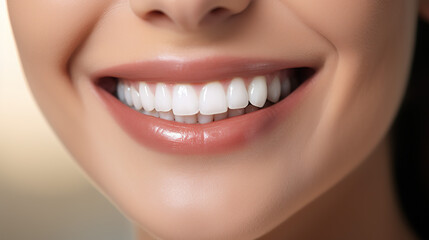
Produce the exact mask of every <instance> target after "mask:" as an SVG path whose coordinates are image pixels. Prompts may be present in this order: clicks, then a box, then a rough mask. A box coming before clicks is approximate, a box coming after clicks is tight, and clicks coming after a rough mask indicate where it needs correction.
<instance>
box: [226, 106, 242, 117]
mask: <svg viewBox="0 0 429 240" xmlns="http://www.w3.org/2000/svg"><path fill="white" fill-rule="evenodd" d="M243 114H244V108H240V109H230V110H228V117H236V116H241V115H243Z"/></svg>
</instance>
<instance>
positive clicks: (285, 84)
mask: <svg viewBox="0 0 429 240" xmlns="http://www.w3.org/2000/svg"><path fill="white" fill-rule="evenodd" d="M281 85H282V86H281V89H282V91H281V96H282V97H286V96H287V95H289V93H290V91H291V89H292V84H291V81H290V77H285V78H284V79H282V83H281Z"/></svg>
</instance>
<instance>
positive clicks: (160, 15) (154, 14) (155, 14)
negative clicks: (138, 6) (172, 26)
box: [144, 10, 171, 21]
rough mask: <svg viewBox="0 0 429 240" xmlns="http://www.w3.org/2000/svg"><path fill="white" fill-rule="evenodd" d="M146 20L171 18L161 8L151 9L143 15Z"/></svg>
mask: <svg viewBox="0 0 429 240" xmlns="http://www.w3.org/2000/svg"><path fill="white" fill-rule="evenodd" d="M144 18H145V19H146V20H155V21H157V20H171V19H170V17H169V16H168V15H167V14H165V13H164V12H163V11H161V10H152V11H150V12H148V13H146V15H145V16H144Z"/></svg>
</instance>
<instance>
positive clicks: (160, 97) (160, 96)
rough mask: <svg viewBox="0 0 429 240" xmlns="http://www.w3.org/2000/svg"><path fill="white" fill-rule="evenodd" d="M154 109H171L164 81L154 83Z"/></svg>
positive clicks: (169, 96) (166, 110)
mask: <svg viewBox="0 0 429 240" xmlns="http://www.w3.org/2000/svg"><path fill="white" fill-rule="evenodd" d="M155 109H156V111H158V112H168V111H170V110H171V94H170V90H168V87H167V85H165V84H164V83H158V84H156V90H155Z"/></svg>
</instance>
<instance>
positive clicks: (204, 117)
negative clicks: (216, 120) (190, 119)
mask: <svg viewBox="0 0 429 240" xmlns="http://www.w3.org/2000/svg"><path fill="white" fill-rule="evenodd" d="M198 122H199V123H201V124H206V123H211V122H213V115H204V114H200V113H199V114H198Z"/></svg>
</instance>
